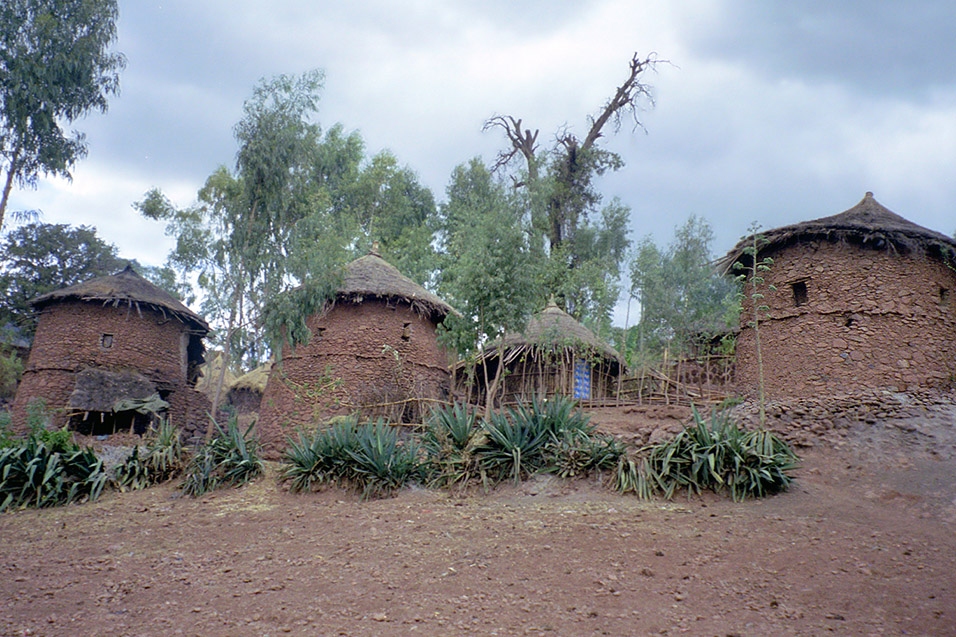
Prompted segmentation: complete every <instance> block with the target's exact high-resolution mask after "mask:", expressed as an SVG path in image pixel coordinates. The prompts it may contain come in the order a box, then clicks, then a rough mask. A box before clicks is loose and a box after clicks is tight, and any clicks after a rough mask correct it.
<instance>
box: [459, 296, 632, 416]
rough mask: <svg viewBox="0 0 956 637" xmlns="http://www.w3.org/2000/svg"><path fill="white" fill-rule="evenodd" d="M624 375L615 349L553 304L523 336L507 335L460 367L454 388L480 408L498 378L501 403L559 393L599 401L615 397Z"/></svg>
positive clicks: (497, 393) (530, 323) (497, 398)
mask: <svg viewBox="0 0 956 637" xmlns="http://www.w3.org/2000/svg"><path fill="white" fill-rule="evenodd" d="M502 365H503V367H502V369H501V374H500V376H499V373H498V372H499V369H498V368H499V366H502ZM623 372H624V362H623V359H621V357H620V355H619V354H618V353H617V352H616V351H615V350H614V348H612V347H611V346H610V345H608V344H607V343H605V342H603V341H601V340H600V339H599V338H598V337H597V336H595V335H594V333H593V332H592V331H591V330H589V329H588V328H586V327H585V326H584V325H582V324H581V323H579V322H578V321H576V320H575V319H574V318H573V317H571V315H569V314H568V313H567V312H565V311H564V310H562V309H561V308H559V307H558V306H557V305H556V304H555V303H554V301H553V300H552V301H551V302H550V303H548V305H547V307H545V308H544V310H542V311H541V312H540V313H538V314H536V315H534V316H532V317H531V319H530V320H529V321H528V325H527V327H526V328H525V329H524V331H523V332H521V333H513V334H506V335H505V336H504V337H502V338H501V339H500V340H499V341H498V342H496V343H493V344H492V345H491V346H489V347H487V348H485V351H484V354H483V355H481V356H480V357H479V358H478V360H477V361H471V362H469V361H463V362H460V363H458V365H456V366H455V386H456V388H457V392H458V393H459V394H460V395H462V396H464V397H466V400H468V401H469V402H472V403H476V404H482V403H484V402H485V400H486V396H487V393H488V387H492V386H495V385H494V382H495V381H494V379H495V378H496V376H498V377H499V380H498V385H497V389H495V390H494V391H493V392H492V395H493V396H494V397H495V402H496V404H509V403H514V402H519V401H522V402H523V401H527V400H530V399H531V398H532V397H534V396H538V397H547V396H555V395H561V396H568V397H571V398H577V399H580V400H598V401H600V400H603V399H606V398H610V397H612V396H614V395H615V392H616V390H617V379H618V376H619V375H621V374H622V373H623Z"/></svg>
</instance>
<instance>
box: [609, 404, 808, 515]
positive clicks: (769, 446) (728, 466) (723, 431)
mask: <svg viewBox="0 0 956 637" xmlns="http://www.w3.org/2000/svg"><path fill="white" fill-rule="evenodd" d="M642 451H643V453H644V455H643V458H642V460H641V464H640V468H639V469H637V464H636V462H635V461H633V460H628V461H622V462H621V463H620V464H619V465H618V472H617V477H616V487H617V488H618V490H621V491H635V492H637V493H638V494H639V495H641V496H642V497H649V496H650V495H651V494H654V493H660V494H662V495H663V496H664V497H665V498H668V499H670V498H672V497H673V496H674V493H675V492H676V491H677V490H679V489H687V491H688V493H691V492H693V493H700V492H701V491H703V490H705V489H706V490H711V491H715V492H721V491H729V493H730V496H731V497H732V498H733V499H734V500H735V501H741V500H743V499H745V498H748V497H763V496H766V495H771V494H774V493H778V492H780V491H784V490H786V488H787V487H788V486H789V484H790V482H791V480H792V478H791V477H790V475H789V473H788V472H789V471H791V470H792V469H794V468H795V467H796V466H797V456H796V454H795V453H794V452H793V450H791V449H790V447H789V446H788V445H787V444H786V443H785V442H783V441H782V440H780V439H779V438H778V437H777V436H775V435H774V434H772V433H770V432H769V431H763V430H758V431H743V430H741V429H740V428H738V427H737V425H736V424H735V423H734V422H733V421H732V420H731V419H730V417H729V416H728V415H727V413H726V412H718V411H716V410H715V411H714V412H713V413H712V414H711V417H710V421H709V422H708V421H705V420H704V419H703V418H701V416H700V414H699V413H698V412H697V410H696V409H695V410H694V424H693V425H692V426H688V427H686V428H685V429H683V430H682V431H681V432H679V433H678V434H677V435H675V436H674V437H673V438H671V439H670V440H666V441H663V442H660V443H657V444H655V445H651V446H650V447H647V448H645V449H644V450H642Z"/></svg>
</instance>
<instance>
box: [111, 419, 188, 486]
mask: <svg viewBox="0 0 956 637" xmlns="http://www.w3.org/2000/svg"><path fill="white" fill-rule="evenodd" d="M145 442H146V444H145V445H137V446H135V447H133V452H132V453H131V454H130V455H129V456H128V457H127V458H126V461H125V462H123V464H121V465H119V466H118V467H116V469H115V472H114V474H113V483H114V484H115V485H116V486H117V488H119V490H120V491H135V490H138V489H145V488H147V487H150V486H152V485H154V484H160V483H162V482H166V481H167V480H171V479H172V478H174V477H176V476H177V475H179V473H180V472H181V471H182V469H183V447H182V440H181V438H180V435H179V431H178V430H177V429H176V428H175V427H173V425H172V424H171V423H170V422H169V421H168V420H163V421H161V422H160V423H159V426H158V427H157V428H155V429H153V428H152V427H151V428H150V430H149V432H147V434H146V436H145Z"/></svg>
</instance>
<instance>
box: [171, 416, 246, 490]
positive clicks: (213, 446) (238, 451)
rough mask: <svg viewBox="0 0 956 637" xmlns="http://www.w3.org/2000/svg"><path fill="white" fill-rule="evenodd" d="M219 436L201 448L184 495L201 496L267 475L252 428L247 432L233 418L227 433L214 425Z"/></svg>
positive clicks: (188, 473) (192, 462) (190, 467)
mask: <svg viewBox="0 0 956 637" xmlns="http://www.w3.org/2000/svg"><path fill="white" fill-rule="evenodd" d="M212 424H213V426H215V428H216V434H215V435H214V436H213V438H212V440H210V441H209V442H208V443H206V444H204V445H202V446H201V447H199V449H197V450H196V453H195V454H194V455H193V457H192V460H190V462H189V465H188V466H187V468H186V480H185V481H184V482H183V491H184V492H185V493H186V494H187V495H191V496H199V495H202V494H204V493H206V492H208V491H211V490H213V489H216V488H218V487H219V486H221V485H225V486H238V485H241V484H244V483H246V482H250V481H252V480H254V479H255V478H257V477H258V476H259V475H260V474H262V471H263V463H262V458H261V457H260V456H259V449H258V443H257V442H256V440H255V439H254V438H253V437H252V435H251V434H252V428H253V427H254V426H255V423H252V424H250V425H249V427H248V428H247V429H246V431H245V432H242V431H241V430H240V429H239V421H238V418H237V417H236V416H232V417H231V418H230V419H229V422H228V423H227V425H226V429H223V428H222V427H221V426H220V425H219V423H217V422H215V421H212Z"/></svg>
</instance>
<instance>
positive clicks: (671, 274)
mask: <svg viewBox="0 0 956 637" xmlns="http://www.w3.org/2000/svg"><path fill="white" fill-rule="evenodd" d="M674 234H675V236H674V241H673V242H672V243H671V245H670V246H669V247H668V249H667V250H666V251H665V252H661V251H660V250H659V249H658V248H657V246H656V245H655V244H654V242H653V241H652V240H651V239H650V238H649V237H646V238H644V239H643V240H642V241H641V242H640V243H639V244H638V248H637V250H636V251H635V252H634V254H633V256H632V259H631V270H630V274H631V295H632V297H633V298H636V299H638V300H639V301H640V311H641V319H640V322H639V323H638V325H637V326H636V328H635V330H634V331H635V332H636V340H637V343H634V345H635V346H636V351H638V352H641V353H642V354H648V353H659V352H660V351H662V350H663V349H664V348H665V347H667V348H670V349H674V350H677V351H681V350H684V349H686V347H687V346H688V345H690V344H691V343H692V341H693V339H694V338H696V337H698V336H699V335H702V334H716V333H720V332H722V331H726V330H727V328H728V327H729V326H730V325H731V324H732V323H733V321H734V319H735V311H734V308H735V307H736V304H735V291H736V288H735V285H734V282H733V280H732V279H729V278H726V277H722V276H720V275H719V274H718V273H717V271H716V270H715V269H714V268H713V266H712V265H711V263H712V261H713V255H712V253H711V247H710V246H711V244H712V243H713V230H712V229H711V227H710V224H708V223H707V221H706V220H704V219H701V218H699V217H697V216H696V215H691V217H690V218H689V219H688V220H687V221H686V222H685V223H684V224H683V225H681V226H678V227H677V228H676V229H675V233H674Z"/></svg>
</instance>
